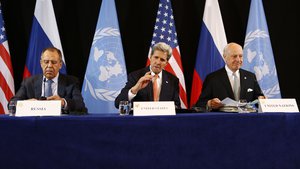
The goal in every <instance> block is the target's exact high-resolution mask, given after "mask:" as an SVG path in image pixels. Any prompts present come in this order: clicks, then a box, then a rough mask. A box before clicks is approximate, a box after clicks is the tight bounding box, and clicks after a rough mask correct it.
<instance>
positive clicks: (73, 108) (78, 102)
mask: <svg viewBox="0 0 300 169" xmlns="http://www.w3.org/2000/svg"><path fill="white" fill-rule="evenodd" d="M42 85H43V75H35V76H31V77H29V78H26V79H24V80H23V82H22V84H21V87H20V89H19V90H18V92H17V93H16V95H15V96H14V97H13V98H12V99H11V100H27V99H31V98H36V99H40V98H41V95H42ZM57 94H58V95H59V96H60V97H61V98H64V99H65V100H66V102H67V109H66V110H64V111H63V113H71V114H73V113H74V114H85V113H86V112H87V109H86V107H85V104H84V102H83V98H82V95H81V92H80V88H79V81H78V79H77V78H76V77H74V76H70V75H64V74H59V76H58V86H57Z"/></svg>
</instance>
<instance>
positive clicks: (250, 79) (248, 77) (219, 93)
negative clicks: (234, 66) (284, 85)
mask: <svg viewBox="0 0 300 169" xmlns="http://www.w3.org/2000/svg"><path fill="white" fill-rule="evenodd" d="M240 87H241V92H240V99H245V100H247V102H250V101H253V100H255V99H257V98H258V96H263V93H262V91H261V89H260V87H259V85H258V82H257V80H256V76H255V74H254V73H252V72H249V71H246V70H244V69H240ZM226 97H229V98H231V99H233V100H234V94H233V90H232V87H231V85H230V81H229V78H228V75H227V72H226V69H225V67H223V68H221V69H219V70H217V71H215V72H212V73H210V74H209V75H207V77H206V79H205V80H204V83H203V87H202V92H201V95H200V97H199V99H198V101H197V103H196V105H195V106H197V107H202V106H206V103H207V101H208V100H210V99H213V98H219V99H220V100H223V99H225V98H226Z"/></svg>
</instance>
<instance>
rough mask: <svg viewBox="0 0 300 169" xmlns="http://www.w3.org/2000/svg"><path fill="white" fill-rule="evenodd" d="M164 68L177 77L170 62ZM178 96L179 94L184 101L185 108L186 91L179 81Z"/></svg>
mask: <svg viewBox="0 0 300 169" xmlns="http://www.w3.org/2000/svg"><path fill="white" fill-rule="evenodd" d="M165 70H166V71H168V72H170V73H172V74H173V75H174V76H176V77H177V75H176V73H175V72H174V70H173V68H172V67H171V65H170V64H167V66H166V67H165ZM179 96H180V99H181V100H182V102H183V103H184V106H185V107H186V108H187V107H188V104H187V97H186V92H185V90H184V88H183V86H182V84H181V83H179ZM182 108H183V107H182Z"/></svg>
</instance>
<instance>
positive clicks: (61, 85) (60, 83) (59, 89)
mask: <svg viewBox="0 0 300 169" xmlns="http://www.w3.org/2000/svg"><path fill="white" fill-rule="evenodd" d="M64 86H66V80H65V78H64V75H62V74H59V76H58V85H57V94H58V95H59V96H60V97H64V96H65V91H64Z"/></svg>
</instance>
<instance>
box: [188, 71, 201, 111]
mask: <svg viewBox="0 0 300 169" xmlns="http://www.w3.org/2000/svg"><path fill="white" fill-rule="evenodd" d="M192 84H193V85H192V91H191V93H192V94H191V100H190V108H191V107H192V106H194V104H196V102H197V100H198V98H199V96H200V94H201V91H202V80H201V78H200V76H199V74H198V73H197V71H196V70H195V69H194V74H193V83H192Z"/></svg>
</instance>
